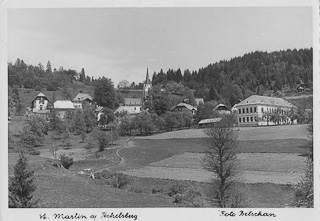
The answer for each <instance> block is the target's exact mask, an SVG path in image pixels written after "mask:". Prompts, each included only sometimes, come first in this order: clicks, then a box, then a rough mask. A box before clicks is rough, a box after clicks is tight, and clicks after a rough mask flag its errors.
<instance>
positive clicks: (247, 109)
mask: <svg viewBox="0 0 320 221" xmlns="http://www.w3.org/2000/svg"><path fill="white" fill-rule="evenodd" d="M241 112H242V114H245V113H257V107H250V108H249V107H247V108H239V109H238V113H239V114H241Z"/></svg>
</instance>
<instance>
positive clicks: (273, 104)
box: [233, 95, 295, 126]
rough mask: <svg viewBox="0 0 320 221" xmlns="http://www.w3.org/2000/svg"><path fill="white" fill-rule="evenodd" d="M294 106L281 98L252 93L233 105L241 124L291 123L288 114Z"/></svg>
mask: <svg viewBox="0 0 320 221" xmlns="http://www.w3.org/2000/svg"><path fill="white" fill-rule="evenodd" d="M294 108H295V106H294V105H292V104H291V103H289V102H288V101H286V100H284V99H282V98H278V97H266V96H259V95H252V96H250V97H248V98H247V99H245V100H243V101H241V102H240V103H238V104H236V105H235V106H234V107H233V109H234V110H236V114H237V119H238V123H239V125H241V126H245V125H248V126H249V125H250V126H253V125H275V124H291V123H293V122H291V119H290V118H289V117H288V116H289V113H290V111H292V110H293V109H294ZM275 116H277V119H276V120H275ZM275 121H276V122H275Z"/></svg>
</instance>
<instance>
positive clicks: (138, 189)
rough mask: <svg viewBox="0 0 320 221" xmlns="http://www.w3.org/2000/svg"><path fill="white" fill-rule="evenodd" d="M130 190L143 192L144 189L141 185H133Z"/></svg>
mask: <svg viewBox="0 0 320 221" xmlns="http://www.w3.org/2000/svg"><path fill="white" fill-rule="evenodd" d="M129 191H130V192H135V193H142V192H143V191H142V188H141V187H139V186H131V187H130V188H129Z"/></svg>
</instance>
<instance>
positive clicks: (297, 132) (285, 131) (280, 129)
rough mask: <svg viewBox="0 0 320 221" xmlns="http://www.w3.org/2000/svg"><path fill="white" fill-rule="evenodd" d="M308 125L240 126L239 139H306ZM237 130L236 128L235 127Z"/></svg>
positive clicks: (176, 134) (175, 134)
mask: <svg viewBox="0 0 320 221" xmlns="http://www.w3.org/2000/svg"><path fill="white" fill-rule="evenodd" d="M307 127H308V125H306V124H299V125H282V126H264V127H240V128H239V140H240V141H245V140H275V139H281V140H282V139H308V131H307ZM235 130H238V128H235ZM203 137H206V135H205V133H204V132H203V130H202V129H190V130H177V131H172V132H166V133H162V134H157V135H154V136H147V137H136V139H150V140H162V139H174V138H203Z"/></svg>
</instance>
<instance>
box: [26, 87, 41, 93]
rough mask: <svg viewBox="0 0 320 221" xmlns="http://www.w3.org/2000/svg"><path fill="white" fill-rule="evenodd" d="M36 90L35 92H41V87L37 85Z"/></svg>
mask: <svg viewBox="0 0 320 221" xmlns="http://www.w3.org/2000/svg"><path fill="white" fill-rule="evenodd" d="M34 90H35V91H41V87H40V85H37V86H36V87H35V89H34ZM27 93H29V91H28V92H27Z"/></svg>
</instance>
